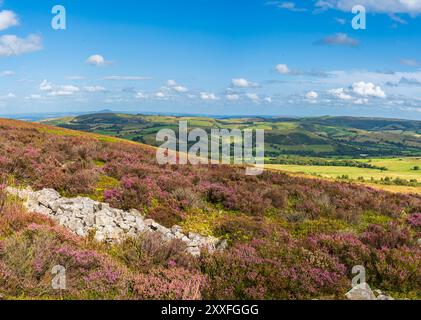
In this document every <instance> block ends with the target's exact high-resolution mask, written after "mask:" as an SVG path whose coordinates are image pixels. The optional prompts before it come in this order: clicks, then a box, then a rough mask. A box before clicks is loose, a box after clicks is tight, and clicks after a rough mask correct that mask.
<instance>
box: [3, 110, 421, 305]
mask: <svg viewBox="0 0 421 320" xmlns="http://www.w3.org/2000/svg"><path fill="white" fill-rule="evenodd" d="M109 117H111V120H106V119H105V120H104V118H109ZM113 117H114V116H110V115H107V116H105V117H103V116H101V117H100V119H101V120H100V122H101V121H109V122H112V124H108V125H111V126H115V124H114V121H115V119H114V118H113ZM84 119H85V120H87V121H88V122H89V123H91V121H92V120H93V119H92V116H87V118H84ZM119 119H120V120H119V121H121V122H123V123H122V124H121V125H123V126H124V128H125V130H127V129H128V127H129V126H131V125H134V129H133V130H134V131H136V130H138V126H141V125H142V123H143V121H146V126H147V125H148V121H149V122H150V121H151V119H149V120H148V118H147V117H146V118H145V117H142V116H138V117H132V116H127V117H126V116H119ZM71 121H72V122H73V121H75V120H71ZM78 121H79V120H78ZM80 121H83V120H80ZM159 121H162V122H163V121H164V120H163V119H162V118H160V119H159ZM173 121H174V118H168V122H169V123H170V124H172V123H173ZM196 121H200V123H202V124H204V122H206V121H207V120H205V119H201V120H198V119H196ZM213 121H216V122H218V123H227V122H228V121H231V124H229V125H230V126H231V125H232V123H235V121H239V120H213ZM259 121H260V120H256V121H255V122H257V123H259ZM303 121H304V120H303ZM162 122H161V123H162ZM73 123H74V122H73ZM253 123H254V122H253ZM266 123H268V122H265V125H266ZM80 125H86V126H88V127H90V126H91V125H92V124H80ZM98 125H99V126H100V127H101V128H103V129H104V127H103V126H105V124H102V123H101V124H98ZM204 125H205V124H204ZM226 125H228V124H226ZM238 125H239V126H242V125H243V124H238ZM253 125H255V124H253ZM277 125H278V124H277ZM282 125H285V124H282ZM300 125H302V124H300ZM157 128H158V127H150V128H149V130H150V132H152V131H154V130H156V129H157ZM411 130H412V129H411ZM92 131H94V132H98V131H99V130H92ZM105 131H106V130H105ZM102 133H106V132H102ZM119 136H122V135H121V134H120V135H119ZM0 151H1V153H0V172H1V178H2V183H1V186H2V189H3V188H5V186H6V185H9V186H20V187H26V186H31V187H32V188H34V189H35V190H38V189H42V188H51V189H54V190H56V191H58V192H59V193H60V195H61V196H64V197H76V196H83V197H89V198H91V199H93V200H95V201H100V202H106V203H108V204H110V205H111V207H113V208H117V209H122V210H131V209H136V210H138V211H139V212H141V214H142V215H144V216H146V218H148V219H154V220H155V221H157V222H159V223H160V224H162V225H164V226H166V227H172V226H173V225H179V226H180V227H181V229H182V230H183V232H184V233H189V232H195V233H198V234H201V235H203V236H213V237H216V238H219V239H225V240H227V243H228V247H227V248H226V250H224V251H222V252H217V253H214V254H210V253H204V254H203V255H202V256H201V257H200V258H193V257H191V256H189V255H186V254H185V247H183V244H182V243H180V242H179V241H176V240H174V241H173V242H171V243H167V244H165V243H163V242H162V241H161V240H160V239H158V238H150V237H145V236H141V235H139V236H138V237H134V238H133V239H129V240H127V241H125V242H123V243H121V244H105V243H98V242H96V241H95V240H94V239H93V237H91V236H89V235H88V236H87V237H86V238H81V237H79V236H76V235H75V234H73V233H70V232H69V231H68V230H65V229H62V228H61V227H59V226H58V225H56V224H55V223H54V222H53V221H52V220H49V219H47V218H46V217H45V216H42V215H39V214H37V213H28V212H26V211H25V209H24V208H23V207H22V206H21V205H20V202H19V201H18V200H17V199H16V198H11V197H10V196H7V195H6V194H5V193H4V192H3V191H1V192H0V195H1V201H0V204H1V215H0V294H1V295H2V296H3V297H5V298H17V297H20V298H22V297H23V298H46V299H47V298H62V297H63V296H64V297H65V298H73V299H75V298H82V299H83V298H87V299H110V298H129V299H177V298H178V299H314V298H318V299H343V298H344V293H345V292H347V291H348V290H350V289H351V288H350V284H351V279H352V277H353V275H352V274H351V270H352V268H353V267H354V266H356V265H364V266H365V268H366V270H367V281H368V283H369V284H370V286H372V288H376V289H381V290H383V291H385V292H387V293H389V294H391V295H392V296H394V297H395V298H409V299H414V298H420V295H419V294H420V292H421V283H420V279H421V266H420V262H421V247H420V245H419V244H418V243H417V241H418V239H419V238H421V229H420V228H421V196H416V195H403V194H392V193H388V192H384V191H379V190H374V189H372V188H369V187H365V186H360V185H354V184H352V183H347V182H330V181H322V180H316V179H307V178H302V177H294V176H289V175H286V174H282V173H277V172H265V173H264V174H263V175H261V176H246V175H244V170H243V169H242V168H238V167H234V166H190V165H188V166H159V165H158V164H157V163H156V160H155V150H154V149H153V148H151V147H149V146H145V145H141V144H137V143H133V142H130V141H125V140H119V139H116V138H114V137H109V136H104V135H98V134H91V133H83V132H78V131H72V130H68V129H64V128H57V127H50V126H46V125H43V124H31V123H26V122H20V121H13V120H0ZM57 264H62V265H65V266H66V268H67V270H68V288H69V289H68V290H66V291H64V292H61V293H60V292H57V291H54V290H52V289H51V288H50V283H51V268H52V266H54V265H57Z"/></svg>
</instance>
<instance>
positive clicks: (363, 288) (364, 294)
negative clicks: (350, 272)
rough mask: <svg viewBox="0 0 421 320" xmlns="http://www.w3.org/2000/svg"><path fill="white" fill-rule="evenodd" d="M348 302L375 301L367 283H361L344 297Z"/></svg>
mask: <svg viewBox="0 0 421 320" xmlns="http://www.w3.org/2000/svg"><path fill="white" fill-rule="evenodd" d="M345 296H346V297H347V299H348V300H377V298H376V296H375V295H374V293H373V291H372V290H371V288H370V286H369V285H368V284H367V283H365V282H364V283H361V284H359V285H358V286H355V287H354V288H352V289H351V290H350V291H349V292H348V293H347V294H346V295H345Z"/></svg>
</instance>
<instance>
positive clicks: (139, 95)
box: [135, 91, 148, 99]
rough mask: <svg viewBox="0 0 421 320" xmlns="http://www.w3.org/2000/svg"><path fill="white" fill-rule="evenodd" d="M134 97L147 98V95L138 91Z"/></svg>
mask: <svg viewBox="0 0 421 320" xmlns="http://www.w3.org/2000/svg"><path fill="white" fill-rule="evenodd" d="M135 98H137V99H147V98H148V95H147V94H145V93H143V92H140V91H139V92H137V93H136V95H135Z"/></svg>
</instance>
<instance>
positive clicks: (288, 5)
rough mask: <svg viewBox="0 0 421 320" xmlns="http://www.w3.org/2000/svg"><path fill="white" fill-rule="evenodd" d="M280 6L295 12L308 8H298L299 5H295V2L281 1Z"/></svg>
mask: <svg viewBox="0 0 421 320" xmlns="http://www.w3.org/2000/svg"><path fill="white" fill-rule="evenodd" d="M278 8H281V9H286V10H290V11H293V12H303V11H307V9H305V8H297V6H296V5H295V3H294V2H281V3H280V4H279V5H278Z"/></svg>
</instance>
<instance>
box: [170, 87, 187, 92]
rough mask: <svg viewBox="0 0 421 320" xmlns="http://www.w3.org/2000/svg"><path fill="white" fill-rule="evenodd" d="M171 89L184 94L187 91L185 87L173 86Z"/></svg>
mask: <svg viewBox="0 0 421 320" xmlns="http://www.w3.org/2000/svg"><path fill="white" fill-rule="evenodd" d="M172 89H173V90H175V91H177V92H180V93H184V92H187V91H189V89H187V88H186V87H183V86H175V87H173V88H172Z"/></svg>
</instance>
